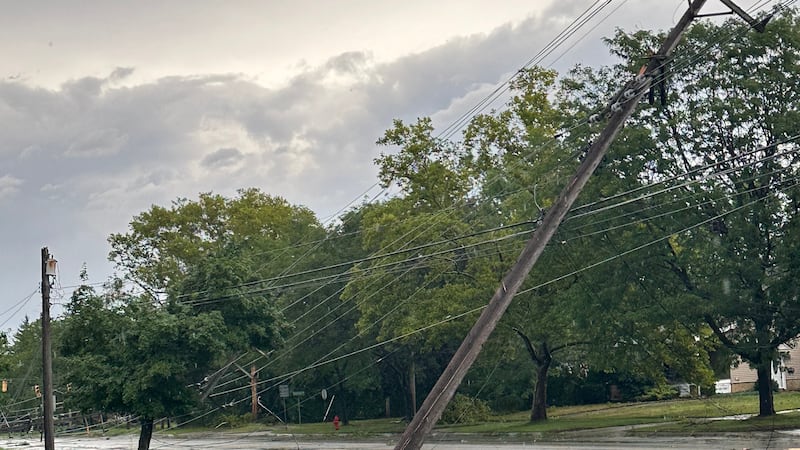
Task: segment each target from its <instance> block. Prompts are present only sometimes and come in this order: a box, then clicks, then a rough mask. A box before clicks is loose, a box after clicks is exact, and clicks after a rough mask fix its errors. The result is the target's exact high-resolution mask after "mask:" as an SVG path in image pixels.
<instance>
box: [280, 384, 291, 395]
mask: <svg viewBox="0 0 800 450" xmlns="http://www.w3.org/2000/svg"><path fill="white" fill-rule="evenodd" d="M278 394H280V396H281V398H287V397H289V385H288V384H281V385H279V386H278Z"/></svg>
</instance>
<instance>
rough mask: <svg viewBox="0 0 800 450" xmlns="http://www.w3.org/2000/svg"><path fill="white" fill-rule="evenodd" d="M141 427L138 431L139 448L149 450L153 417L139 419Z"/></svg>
mask: <svg viewBox="0 0 800 450" xmlns="http://www.w3.org/2000/svg"><path fill="white" fill-rule="evenodd" d="M140 421H141V424H142V428H141V431H140V432H139V450H149V448H150V439H151V438H152V437H153V419H140Z"/></svg>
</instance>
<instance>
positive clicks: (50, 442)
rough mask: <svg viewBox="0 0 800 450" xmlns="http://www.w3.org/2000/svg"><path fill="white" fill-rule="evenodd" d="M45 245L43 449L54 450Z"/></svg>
mask: <svg viewBox="0 0 800 450" xmlns="http://www.w3.org/2000/svg"><path fill="white" fill-rule="evenodd" d="M50 259H51V258H50V252H49V251H48V250H47V247H43V248H42V403H43V405H44V408H43V413H42V414H43V415H42V427H43V430H42V431H43V434H44V448H45V450H55V448H56V444H55V424H54V423H53V413H54V411H53V410H54V409H55V405H54V404H53V403H54V402H53V353H52V351H51V347H52V345H51V338H50V275H49V274H48V270H47V264H48V262H49V261H50Z"/></svg>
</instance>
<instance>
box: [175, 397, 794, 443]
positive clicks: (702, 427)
mask: <svg viewBox="0 0 800 450" xmlns="http://www.w3.org/2000/svg"><path fill="white" fill-rule="evenodd" d="M775 408H776V409H777V410H779V411H781V410H791V409H800V392H780V393H776V394H775ZM757 412H758V395H757V394H756V393H749V392H748V393H742V394H733V395H718V396H715V397H711V398H707V399H697V400H670V401H662V402H646V403H607V404H600V405H582V406H564V407H551V408H549V409H548V417H549V419H548V420H547V421H545V422H541V423H529V422H528V412H519V413H514V414H505V415H497V416H494V417H492V418H491V419H490V420H489V421H487V422H484V423H479V424H472V425H440V426H438V427H437V428H436V430H437V431H440V432H451V433H474V434H479V435H484V436H492V435H499V434H541V435H546V434H553V433H558V432H565V431H575V430H588V429H598V428H609V427H622V426H625V427H628V426H633V425H641V424H652V426H648V427H646V428H639V429H637V430H636V431H637V432H642V433H645V432H646V433H681V434H694V433H703V432H732V431H735V432H746V431H761V430H772V429H785V428H798V427H800V413H791V414H780V415H778V416H775V417H774V418H773V417H768V418H753V419H749V420H736V421H733V420H725V421H707V420H705V419H708V418H716V417H722V416H732V415H738V414H755V413H757ZM405 425H406V424H405V423H404V422H403V421H400V420H398V419H373V420H354V421H351V422H350V424H349V425H348V426H343V427H341V430H339V431H336V430H334V428H333V425H332V424H331V423H330V422H327V423H309V424H302V425H297V424H289V425H288V427H287V426H285V425H271V426H270V425H264V424H248V425H244V426H241V427H236V428H230V427H227V426H222V427H219V428H217V429H198V428H192V429H186V430H182V431H181V432H198V431H202V432H215V431H216V432H222V431H225V432H236V433H253V432H266V431H271V432H274V433H292V434H302V435H309V436H314V435H317V436H325V437H330V436H336V435H340V436H342V437H350V438H352V437H370V436H380V435H383V434H386V433H401V432H402V431H403V429H404V428H405ZM176 431H178V430H170V431H169V433H175V432H176Z"/></svg>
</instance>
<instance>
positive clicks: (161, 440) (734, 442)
mask: <svg viewBox="0 0 800 450" xmlns="http://www.w3.org/2000/svg"><path fill="white" fill-rule="evenodd" d="M396 439H397V436H386V438H385V439H384V440H380V439H373V440H371V441H343V440H337V441H336V442H332V441H330V440H329V441H327V442H326V441H321V440H320V441H316V440H307V439H303V438H302V437H299V436H298V437H297V440H295V439H294V438H293V437H292V436H291V435H275V434H271V433H263V432H260V433H252V434H218V435H209V436H192V437H183V436H171V435H164V434H156V435H154V436H153V441H152V443H151V445H150V448H151V449H153V450H156V449H158V450H194V449H196V450H208V449H219V450H234V449H235V450H276V449H295V450H297V449H299V450H339V449H341V450H367V449H370V450H372V449H374V450H385V449H391V448H392V447H393V446H394V444H395V440H396ZM473 439H474V437H473V436H464V439H458V437H455V436H449V438H448V440H447V441H429V442H427V443H426V444H425V445H424V447H423V449H424V450H434V449H435V450H523V449H524V450H531V449H539V450H566V449H570V450H572V449H574V450H583V449H587V450H588V449H592V450H615V449H631V450H633V449H667V448H669V449H678V450H681V449H685V450H690V449H691V450H695V449H699V450H711V449H714V450H716V449H731V450H733V449H737V450H742V449H769V450H780V449H783V450H788V449H794V450H800V430H795V431H776V432H772V433H769V432H765V433H750V434H721V435H714V436H703V437H690V436H669V437H661V436H660V437H647V436H642V437H639V436H636V437H626V436H609V435H603V434H602V433H598V436H594V437H593V436H590V435H583V436H581V437H580V438H579V439H577V440H570V441H558V442H552V441H549V442H536V441H534V440H532V439H531V440H529V441H522V439H524V438H522V437H520V439H519V440H518V441H517V442H503V441H501V439H502V438H498V440H495V441H473ZM512 439H513V438H512ZM136 445H137V436H136V435H125V436H113V437H108V438H105V437H85V436H74V437H56V448H57V449H59V450H89V449H93V450H94V449H96V450H128V449H134V450H135V449H136ZM0 448H3V449H26V450H27V449H30V450H38V449H43V448H44V445H43V444H42V443H41V442H40V441H39V439H38V436H35V437H34V436H29V437H18V438H12V439H8V438H7V439H0Z"/></svg>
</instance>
